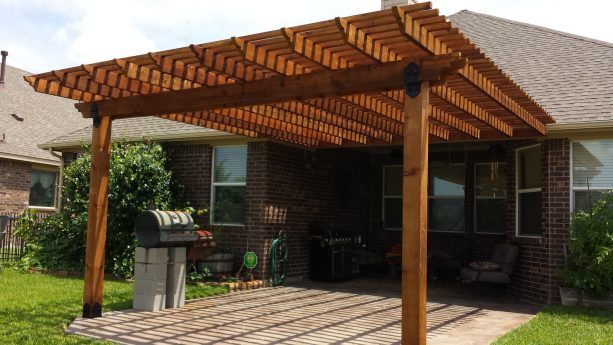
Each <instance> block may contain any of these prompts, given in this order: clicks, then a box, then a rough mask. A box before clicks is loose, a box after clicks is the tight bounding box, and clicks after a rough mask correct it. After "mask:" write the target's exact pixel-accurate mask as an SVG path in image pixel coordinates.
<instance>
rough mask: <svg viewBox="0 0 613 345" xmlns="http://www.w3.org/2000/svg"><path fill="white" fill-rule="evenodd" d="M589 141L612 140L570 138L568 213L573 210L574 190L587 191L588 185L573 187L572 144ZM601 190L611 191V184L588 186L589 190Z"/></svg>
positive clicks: (573, 157) (612, 189)
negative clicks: (606, 185)
mask: <svg viewBox="0 0 613 345" xmlns="http://www.w3.org/2000/svg"><path fill="white" fill-rule="evenodd" d="M589 141H596V142H597V141H613V139H587V140H572V141H571V142H570V164H569V169H570V174H569V176H570V183H569V185H570V202H569V204H570V210H569V211H570V214H572V213H573V212H574V211H575V191H581V192H587V191H588V187H575V186H574V181H575V176H574V172H575V169H574V165H573V163H574V159H575V156H574V148H573V147H574V145H573V144H574V143H584V142H589ZM601 190H604V191H608V190H611V191H613V186H610V187H609V188H607V187H602V186H599V187H592V186H590V188H589V191H590V192H597V191H601Z"/></svg>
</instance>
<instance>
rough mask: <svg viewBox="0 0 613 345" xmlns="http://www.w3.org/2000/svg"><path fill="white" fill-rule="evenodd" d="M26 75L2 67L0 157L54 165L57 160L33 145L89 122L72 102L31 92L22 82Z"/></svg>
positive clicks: (0, 87) (11, 68) (21, 71)
mask: <svg viewBox="0 0 613 345" xmlns="http://www.w3.org/2000/svg"><path fill="white" fill-rule="evenodd" d="M29 74H30V73H28V72H26V71H23V70H20V69H18V68H15V67H12V66H8V65H7V66H6V74H5V78H4V81H5V83H4V84H0V140H2V142H0V157H2V158H9V159H16V160H23V161H30V162H38V163H43V164H56V165H58V164H59V159H58V158H56V157H54V156H52V155H51V154H49V152H46V151H44V150H41V149H40V148H38V147H37V144H40V143H44V142H47V141H49V140H51V139H53V138H55V137H57V136H58V135H60V134H62V133H66V132H67V131H74V130H75V129H78V128H83V127H84V126H87V124H88V123H89V121H86V120H85V119H83V117H82V116H81V114H80V113H79V112H78V111H77V110H76V109H75V108H74V101H72V100H69V99H64V98H61V97H53V96H49V95H45V94H42V93H37V92H35V91H34V90H32V87H31V86H30V85H29V84H28V83H27V82H26V81H25V80H24V79H23V76H24V75H29ZM13 114H14V115H13ZM20 119H22V120H20ZM3 138H4V139H3Z"/></svg>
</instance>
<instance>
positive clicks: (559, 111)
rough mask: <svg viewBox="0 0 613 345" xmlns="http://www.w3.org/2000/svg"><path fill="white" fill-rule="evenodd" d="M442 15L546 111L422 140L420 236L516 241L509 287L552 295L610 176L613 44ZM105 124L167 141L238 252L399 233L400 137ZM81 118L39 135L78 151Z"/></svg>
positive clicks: (293, 267) (389, 240)
mask: <svg viewBox="0 0 613 345" xmlns="http://www.w3.org/2000/svg"><path fill="white" fill-rule="evenodd" d="M450 20H451V21H452V23H453V24H454V25H455V26H457V27H459V28H460V29H461V30H462V32H464V33H465V34H466V35H467V36H468V37H469V38H470V39H471V40H472V41H474V42H475V43H476V44H477V45H478V46H479V47H481V49H482V50H483V51H484V52H485V54H486V55H488V56H490V57H492V58H493V60H494V61H496V62H497V63H498V65H499V67H500V68H501V69H502V70H503V71H505V72H506V73H507V74H508V75H509V76H510V77H511V78H512V79H513V80H515V81H516V82H517V83H518V84H519V85H521V87H522V88H523V89H524V90H525V91H526V92H527V93H528V94H529V95H530V96H532V97H533V98H534V99H535V100H536V101H537V102H538V103H540V104H541V105H542V106H543V107H544V108H545V109H546V110H547V111H548V112H549V113H550V114H551V115H552V116H553V117H554V118H555V120H556V123H555V124H552V125H548V130H549V134H548V135H547V136H546V137H545V138H541V139H538V140H537V139H535V140H525V139H522V140H507V141H492V142H478V143H468V142H467V143H453V144H431V146H430V152H431V154H430V163H429V165H430V178H429V181H430V193H429V229H430V233H429V242H430V243H441V242H451V243H454V242H455V241H459V239H464V241H468V242H469V243H470V246H469V256H470V258H471V259H472V260H479V259H487V258H489V256H490V255H491V251H492V247H493V245H494V244H496V243H502V242H512V243H516V244H518V245H519V247H520V258H519V262H518V264H517V266H516V269H515V271H514V276H513V279H512V283H511V291H512V293H513V294H515V295H518V296H520V297H521V298H523V299H526V300H531V301H535V302H541V303H542V302H547V303H549V302H555V301H557V300H559V296H558V289H557V287H558V285H557V284H558V281H557V274H556V272H557V270H558V269H559V268H560V267H561V265H562V264H563V261H564V249H563V248H564V243H565V241H566V239H567V237H568V225H569V221H570V214H571V212H572V210H573V209H576V208H580V207H583V206H585V204H586V202H587V200H588V198H587V195H588V183H589V186H590V190H591V193H592V195H593V196H597V194H598V190H604V189H613V97H612V96H611V91H610V90H611V89H612V87H613V68H612V67H611V65H610V63H609V62H610V61H613V44H610V43H606V42H600V41H596V40H592V39H589V38H585V37H579V36H575V35H571V34H567V33H562V32H558V31H554V30H550V29H547V28H542V27H537V26H533V25H528V24H523V23H518V22H514V21H510V20H507V19H502V18H496V17H492V16H488V15H484V14H479V13H474V12H469V11H462V12H459V13H457V14H454V15H452V16H450ZM113 126H114V132H113V136H114V138H117V139H124V140H153V141H160V142H164V144H165V145H167V146H168V147H169V148H172V156H171V159H172V168H173V170H174V173H175V177H176V178H177V179H179V180H180V181H181V182H183V183H184V184H185V185H186V186H188V189H187V191H186V192H187V195H186V196H187V198H188V199H189V200H190V201H191V202H192V203H193V204H194V205H195V206H204V205H209V204H210V205H212V216H211V222H213V223H216V224H222V225H223V226H224V227H225V231H227V233H228V234H229V235H230V237H231V241H232V243H233V249H234V250H235V252H236V253H237V254H240V253H244V251H245V250H247V249H248V248H249V249H250V250H255V251H256V253H257V254H258V256H259V257H260V262H261V265H260V266H259V271H258V274H260V275H262V274H266V272H265V267H266V262H267V260H266V253H267V249H268V244H269V242H270V240H271V239H272V238H273V237H274V236H275V234H276V233H277V232H278V231H279V230H280V229H287V230H288V231H289V241H290V245H291V259H290V275H292V276H295V277H301V276H306V275H307V274H308V270H309V267H308V266H309V251H308V231H309V230H308V226H309V223H311V222H312V221H319V222H325V223H333V224H334V225H335V227H336V228H337V229H343V230H346V231H351V232H354V233H357V234H360V235H361V236H362V238H363V241H364V243H365V244H366V245H367V246H368V248H369V249H370V250H371V251H373V252H377V253H383V252H384V251H385V250H386V249H387V248H388V247H389V246H390V245H393V244H396V243H399V241H400V236H401V232H400V231H399V228H400V224H401V218H400V217H401V206H400V205H401V197H400V196H401V188H400V181H401V179H400V175H401V169H400V164H401V163H402V155H401V151H400V150H401V148H400V147H394V146H389V147H376V148H368V147H366V148H360V149H317V150H308V149H303V148H300V147H295V146H291V145H288V144H282V143H279V142H275V141H268V140H250V139H247V138H244V137H240V136H236V135H231V134H227V133H222V132H217V131H213V130H209V129H202V128H199V127H192V126H189V125H185V124H181V123H177V122H171V121H167V120H163V119H158V118H155V119H154V118H146V119H145V118H137V119H123V120H115V121H114V125H113ZM90 133H91V129H90V128H84V129H81V130H78V131H73V132H71V133H68V134H65V135H63V136H61V137H59V138H56V139H54V140H52V141H49V142H47V143H45V144H43V145H40V147H41V148H45V149H47V148H53V149H55V150H60V151H71V150H75V149H76V148H78V147H79V146H80V143H83V142H87V141H89V138H90V136H91V134H90Z"/></svg>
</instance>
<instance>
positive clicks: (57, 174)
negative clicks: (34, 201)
mask: <svg viewBox="0 0 613 345" xmlns="http://www.w3.org/2000/svg"><path fill="white" fill-rule="evenodd" d="M35 170H36V171H43V172H52V173H55V182H54V184H55V188H54V193H53V206H37V205H31V204H30V186H28V207H27V208H28V209H31V210H41V211H57V209H58V208H57V206H58V198H59V195H60V190H59V188H60V187H59V178H60V172H59V170H58V169H57V168H53V167H46V166H38V165H33V166H31V167H30V181H31V180H32V173H33V172H34V171H35Z"/></svg>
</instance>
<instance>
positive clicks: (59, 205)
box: [49, 148, 64, 210]
mask: <svg viewBox="0 0 613 345" xmlns="http://www.w3.org/2000/svg"><path fill="white" fill-rule="evenodd" d="M49 154H50V155H52V156H53V157H57V158H59V159H60V177H59V179H60V181H59V182H58V186H57V193H55V198H56V199H55V208H57V209H58V210H61V209H62V191H63V190H64V188H63V187H64V158H63V157H62V155H59V154H57V153H55V152H54V151H53V149H52V148H49Z"/></svg>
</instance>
